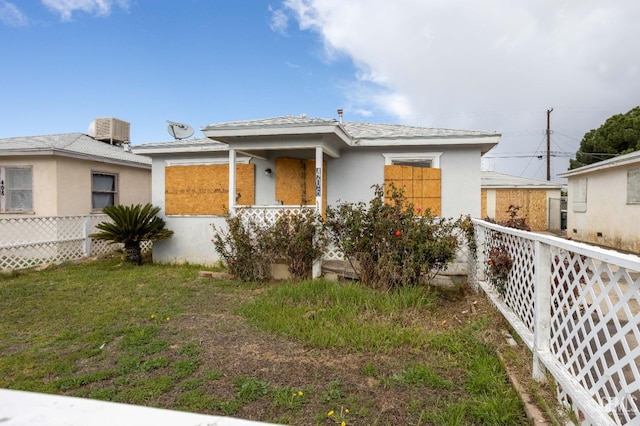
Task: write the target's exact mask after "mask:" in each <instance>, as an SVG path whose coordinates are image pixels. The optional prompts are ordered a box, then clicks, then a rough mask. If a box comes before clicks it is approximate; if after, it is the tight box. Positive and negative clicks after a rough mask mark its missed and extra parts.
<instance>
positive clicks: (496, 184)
mask: <svg viewBox="0 0 640 426" xmlns="http://www.w3.org/2000/svg"><path fill="white" fill-rule="evenodd" d="M481 182H482V184H481V186H482V187H483V188H518V187H520V188H525V187H526V188H547V189H559V188H562V184H561V183H558V182H550V181H546V180H539V179H531V178H525V177H521V176H512V175H506V174H503V173H497V172H484V171H483V172H482V174H481Z"/></svg>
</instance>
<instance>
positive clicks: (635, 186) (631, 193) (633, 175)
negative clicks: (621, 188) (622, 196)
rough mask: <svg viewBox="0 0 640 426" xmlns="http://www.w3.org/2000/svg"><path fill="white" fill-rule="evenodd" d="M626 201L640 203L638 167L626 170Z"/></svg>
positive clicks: (639, 171) (639, 170)
mask: <svg viewBox="0 0 640 426" xmlns="http://www.w3.org/2000/svg"><path fill="white" fill-rule="evenodd" d="M627 203H629V204H638V203H640V168H639V169H630V170H627Z"/></svg>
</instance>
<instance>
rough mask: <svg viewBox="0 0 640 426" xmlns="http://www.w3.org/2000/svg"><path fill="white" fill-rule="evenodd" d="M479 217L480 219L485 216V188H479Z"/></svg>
mask: <svg viewBox="0 0 640 426" xmlns="http://www.w3.org/2000/svg"><path fill="white" fill-rule="evenodd" d="M480 217H481V218H482V219H484V218H486V217H487V190H486V189H481V190H480Z"/></svg>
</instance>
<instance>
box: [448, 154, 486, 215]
mask: <svg viewBox="0 0 640 426" xmlns="http://www.w3.org/2000/svg"><path fill="white" fill-rule="evenodd" d="M440 168H441V169H442V216H444V217H454V218H457V217H459V216H460V215H467V214H468V215H471V217H480V151H476V150H469V149H464V150H462V149H460V150H449V151H444V153H443V154H442V157H441V158H440Z"/></svg>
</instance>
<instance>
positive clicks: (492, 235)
mask: <svg viewBox="0 0 640 426" xmlns="http://www.w3.org/2000/svg"><path fill="white" fill-rule="evenodd" d="M484 257H485V259H487V264H486V265H485V268H486V269H485V273H486V275H487V277H488V278H489V280H488V281H489V283H490V284H491V285H492V286H493V287H494V288H495V290H496V291H498V293H499V294H500V295H501V296H502V297H503V299H504V301H505V303H506V305H507V306H508V307H509V308H511V309H512V310H513V312H514V313H515V314H516V315H517V316H518V318H520V319H521V320H522V322H523V323H524V324H525V325H526V327H527V328H528V329H529V330H531V331H533V318H534V306H533V300H534V291H535V283H534V272H535V271H534V262H535V248H534V243H533V242H532V241H531V240H528V239H526V238H522V237H519V236H516V235H511V234H503V233H500V232H498V231H494V230H491V229H485V230H484ZM507 259H508V263H509V264H510V266H508V267H507V266H506V267H505V269H504V270H505V271H508V272H506V276H497V275H496V273H495V270H494V269H492V267H496V268H497V266H492V265H497V264H498V262H503V264H505V265H506V264H507V263H506V262H507ZM492 262H493V263H492Z"/></svg>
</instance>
